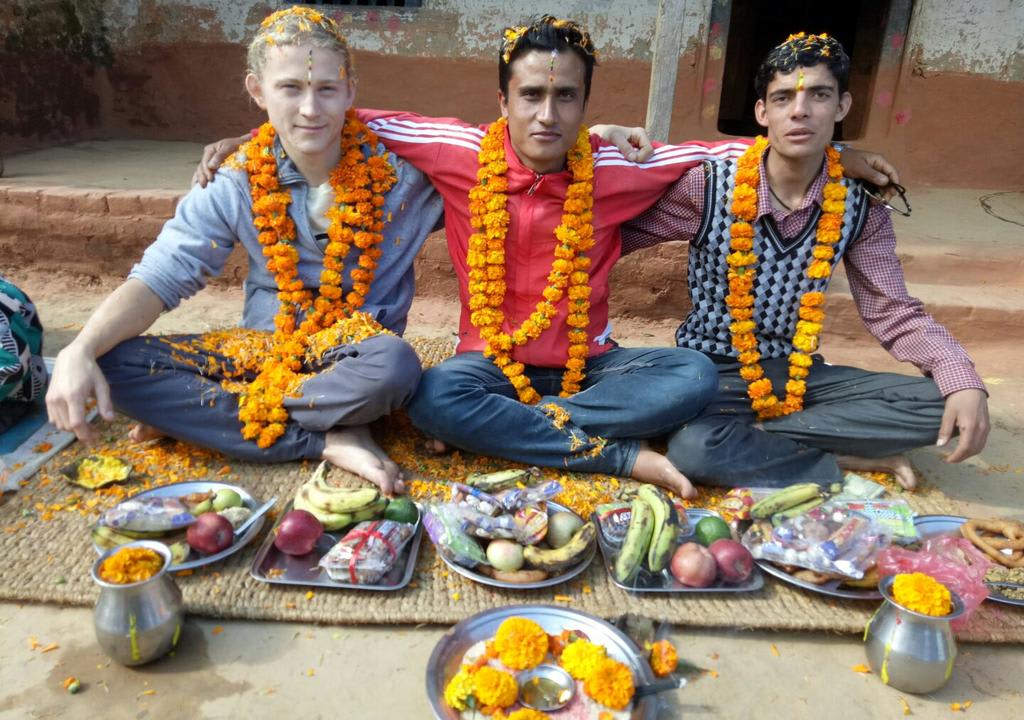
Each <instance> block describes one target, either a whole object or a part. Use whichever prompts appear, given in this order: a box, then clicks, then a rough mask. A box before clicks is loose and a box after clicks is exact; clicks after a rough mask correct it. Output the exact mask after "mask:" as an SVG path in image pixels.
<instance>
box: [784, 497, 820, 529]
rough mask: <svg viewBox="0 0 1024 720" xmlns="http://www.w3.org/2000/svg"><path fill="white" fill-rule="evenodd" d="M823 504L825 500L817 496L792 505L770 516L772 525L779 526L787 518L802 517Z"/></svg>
mask: <svg viewBox="0 0 1024 720" xmlns="http://www.w3.org/2000/svg"><path fill="white" fill-rule="evenodd" d="M824 502H825V498H823V497H820V496H819V497H816V498H811V499H810V500H808V501H807V502H804V503H800V504H799V505H794V506H793V507H791V508H788V509H786V510H783V511H782V512H777V513H775V514H774V515H772V525H776V526H778V525H781V524H782V523H783V522H784V521H785V520H788V519H789V518H794V517H796V516H797V515H803V514H804V513H805V512H807V511H808V510H813V509H814V508H816V507H818V506H819V505H821V504H822V503H824Z"/></svg>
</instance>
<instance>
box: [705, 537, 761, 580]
mask: <svg viewBox="0 0 1024 720" xmlns="http://www.w3.org/2000/svg"><path fill="white" fill-rule="evenodd" d="M708 550H709V551H710V552H711V554H712V555H714V557H715V562H716V563H717V564H718V574H719V575H720V576H721V577H722V579H723V580H725V581H726V582H729V583H741V582H746V580H747V578H748V577H750V573H752V572H753V571H754V558H753V556H752V555H751V554H750V551H749V550H747V549H746V548H745V547H743V546H742V545H740V544H739V543H738V542H736V541H735V540H724V539H723V540H715V541H714V542H713V543H711V546H710V547H709V548H708Z"/></svg>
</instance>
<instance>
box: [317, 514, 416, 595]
mask: <svg viewBox="0 0 1024 720" xmlns="http://www.w3.org/2000/svg"><path fill="white" fill-rule="evenodd" d="M413 530H414V527H413V526H412V525H410V524H409V523H400V522H395V521H393V520H369V521H367V522H361V523H359V524H358V525H356V526H355V527H354V528H352V529H351V530H349V531H348V533H346V535H345V537H343V538H342V539H341V540H339V541H338V543H337V544H336V545H335V546H334V547H332V548H331V549H330V550H328V551H327V554H326V555H324V556H323V557H322V558H320V562H319V565H320V567H322V568H323V569H324V570H326V571H327V574H328V575H330V577H331V579H332V580H337V581H338V582H345V583H352V584H353V585H373V584H374V583H376V582H377V581H379V580H380V579H381V578H382V577H384V575H386V574H387V572H388V571H389V570H390V569H391V568H392V567H394V565H395V563H396V562H398V557H399V555H401V553H402V548H403V547H405V544H406V543H407V542H409V538H411V537H412V535H413Z"/></svg>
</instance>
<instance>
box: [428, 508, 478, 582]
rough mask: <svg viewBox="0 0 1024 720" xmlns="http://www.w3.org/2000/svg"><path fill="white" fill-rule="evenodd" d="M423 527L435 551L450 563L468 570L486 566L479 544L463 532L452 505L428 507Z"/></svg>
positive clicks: (460, 520) (459, 519)
mask: <svg viewBox="0 0 1024 720" xmlns="http://www.w3.org/2000/svg"><path fill="white" fill-rule="evenodd" d="M423 527H424V528H426V531H427V536H428V537H429V538H430V541H431V542H432V543H434V547H436V548H437V551H438V552H439V553H441V554H442V555H444V556H445V557H446V558H448V559H449V560H451V561H452V562H454V563H458V564H459V565H464V566H465V567H468V568H473V567H476V566H477V565H480V564H484V565H486V564H488V563H487V556H486V555H485V554H484V550H483V548H481V547H480V543H478V542H477V541H476V540H474V539H473V538H471V537H470V536H469V535H467V534H466V533H465V532H463V530H462V519H461V518H460V517H459V516H458V513H457V512H455V506H454V505H451V504H449V503H443V504H440V505H429V506H428V507H427V511H426V512H425V513H424V514H423Z"/></svg>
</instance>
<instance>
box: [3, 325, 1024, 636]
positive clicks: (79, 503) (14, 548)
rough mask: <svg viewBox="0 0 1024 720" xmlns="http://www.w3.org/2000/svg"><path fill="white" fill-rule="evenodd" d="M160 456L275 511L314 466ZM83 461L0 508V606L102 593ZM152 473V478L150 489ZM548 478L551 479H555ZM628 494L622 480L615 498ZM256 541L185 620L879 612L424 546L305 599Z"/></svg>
mask: <svg viewBox="0 0 1024 720" xmlns="http://www.w3.org/2000/svg"><path fill="white" fill-rule="evenodd" d="M414 345H415V346H417V348H418V349H419V350H420V351H421V354H423V355H424V356H429V354H431V353H433V354H434V357H433V358H430V357H425V359H427V360H428V361H429V360H430V359H433V360H434V361H435V362H436V360H437V359H440V358H441V357H443V356H444V355H445V354H446V352H450V347H451V343H450V341H447V340H444V341H428V342H426V343H424V342H420V343H416V342H414ZM127 427H128V425H127V423H126V422H123V421H122V422H119V423H117V424H115V425H114V426H113V427H112V428H111V434H110V436H109V438H108V443H107V448H106V449H107V450H109V451H112V452H117V453H120V454H122V455H125V454H126V453H127V451H126V450H125V448H127V447H129V446H128V444H127V443H123V441H121V440H119V438H120V437H121V436H123V434H124V431H125V430H126V428H127ZM375 434H376V436H377V437H378V438H381V441H382V444H383V445H384V447H385V449H386V450H388V451H389V453H393V457H400V458H401V463H402V465H403V467H404V468H405V470H406V473H407V475H408V476H411V477H413V478H418V479H421V480H423V481H429V480H431V478H430V477H429V476H428V475H427V474H425V473H424V472H423V471H422V469H423V468H427V469H429V468H430V467H431V465H430V462H428V461H427V460H426V459H425V457H424V460H423V461H422V462H420V461H418V460H417V459H416V452H415V446H416V444H417V443H419V442H421V441H422V436H419V435H417V434H416V433H415V431H414V430H412V429H411V426H410V425H408V422H407V421H406V420H404V418H401V417H398V418H396V419H395V420H393V421H390V422H389V424H387V425H384V426H381V427H378V428H376V429H375ZM402 443H405V445H402ZM165 446H169V447H168V449H167V450H166V453H167V456H168V457H169V458H171V459H172V461H173V465H168V467H172V466H173V467H174V468H176V469H175V470H170V469H166V470H165V472H164V477H163V478H162V479H163V480H171V481H173V480H191V479H216V480H222V481H225V482H233V483H238V484H240V485H242V486H243V487H245V488H246V489H247V490H248V491H249V492H250V493H251V494H252V495H254V496H255V497H256V498H259V499H265V498H269V497H271V496H273V495H276V496H277V497H278V498H280V499H281V500H280V502H279V505H278V507H281V506H283V504H284V502H285V501H287V500H288V499H290V497H291V495H292V494H293V493H294V491H295V489H296V488H297V487H298V486H299V485H300V484H301V483H302V482H303V481H304V480H305V479H306V478H308V476H309V473H310V472H311V471H312V469H313V465H312V464H311V463H289V464H284V465H276V466H267V465H255V464H247V463H241V462H236V461H228V460H226V459H225V458H223V457H220V456H215V455H211V454H209V453H204V452H202V451H196V450H194V449H189V448H185V447H184V446H181V444H179V443H165ZM409 448H413V449H412V450H410V449H409ZM101 449H104V448H101ZM88 452H90V451H89V450H86V449H85V448H83V447H82V446H80V445H78V444H74V445H72V446H71V447H70V448H68V449H67V450H65V451H64V452H62V453H61V454H59V455H58V456H57V457H56V458H54V459H53V460H51V461H50V462H48V463H47V464H46V465H45V466H44V468H43V470H42V471H41V472H40V474H38V475H36V476H35V478H33V479H32V480H30V481H28V484H27V485H25V486H24V487H22V489H21V490H20V491H19V492H17V493H15V494H13V495H10V494H8V495H4V496H3V497H2V499H0V503H2V504H0V558H3V560H2V562H0V600H8V601H19V602H20V601H26V602H44V603H57V604H62V605H80V606H89V605H92V604H93V603H94V602H95V600H96V598H97V596H98V589H97V588H96V587H95V586H94V585H93V584H92V581H91V580H90V578H89V569H90V567H91V565H92V563H93V561H94V560H95V558H96V555H95V553H94V551H93V549H92V545H91V541H90V539H89V530H88V528H89V526H90V524H91V523H92V522H93V521H94V520H95V518H96V516H97V514H98V512H99V511H100V510H102V509H104V508H105V507H109V506H111V505H113V504H115V503H116V502H117V498H116V497H104V496H102V495H96V494H94V493H92V492H91V491H85V490H81V489H78V488H75V487H74V486H71V485H68V484H67V483H66V482H65V481H64V480H63V478H61V477H60V475H59V473H58V468H60V467H62V466H63V465H66V464H67V463H69V462H70V461H71V460H73V459H75V458H76V457H80V456H82V455H85V454H87V453H88ZM91 452H95V449H93V450H91ZM164 461H165V462H171V461H169V460H167V459H165V460H164ZM485 461H486V459H479V458H472V457H470V456H467V457H461V456H459V455H458V454H455V455H453V456H450V457H449V459H448V460H446V462H449V463H450V464H452V466H453V467H455V468H456V469H457V470H458V471H459V472H462V471H463V470H464V469H478V468H481V469H485V468H487V467H488V465H487V462H485ZM432 462H434V463H437V462H438V461H436V460H433V461H432ZM136 463H137V464H136V467H138V462H137V461H136ZM503 466H507V464H505V465H503ZM156 474H157V473H156V472H152V471H151V472H150V473H149V475H150V478H154V477H155V476H156ZM551 476H552V477H557V473H554V474H552V475H551ZM139 482H140V481H134V482H133V483H130V484H129V485H128V486H126V487H125V489H124V490H123V492H126V493H128V494H131V493H134V492H137V491H138V490H139V489H141V486H140V484H139ZM629 484H631V483H628V482H625V481H624V482H623V483H622V486H621V487H622V488H625V487H626V486H627V485H629ZM76 493H77V500H76V499H75V497H76ZM908 500H909V501H910V502H911V504H912V505H913V506H914V508H915V510H917V511H918V512H921V513H947V512H950V510H951V506H950V503H949V500H948V499H947V498H946V497H945V496H944V495H942V493H940V492H938V491H937V490H934V489H928V488H925V489H924V490H923V491H920V492H917V493H915V494H913V495H909V496H908ZM90 502H92V504H93V506H92V507H89V503H90ZM43 518H48V519H46V520H44V519H43ZM267 527H269V523H268V525H267ZM261 535H262V536H261V537H260V538H258V539H257V540H256V541H255V542H254V543H253V544H252V545H250V546H249V547H247V548H245V549H243V550H242V551H240V552H238V553H236V554H235V555H233V556H232V557H231V558H228V559H227V560H225V561H223V562H220V563H217V564H215V565H212V566H207V567H205V568H200V569H197V570H196V571H194V572H193V573H192V574H191V575H188V576H183V577H182V576H179V577H177V578H176V581H177V583H178V585H179V586H180V587H181V590H182V593H183V595H184V599H185V603H186V607H187V610H188V612H191V613H194V614H198V615H205V616H208V617H216V618H226V619H227V618H244V619H250V620H286V621H300V622H316V623H327V624H339V625H342V624H393V623H441V624H451V623H455V622H458V621H459V620H461V619H463V618H465V617H467V616H469V615H472V614H474V613H477V612H480V611H482V610H486V609H489V608H492V607H495V606H501V605H512V604H518V603H538V602H540V603H555V604H561V605H565V606H567V607H572V608H576V609H579V610H583V611H586V612H590V613H593V614H595V615H599V616H602V617H606V618H614V617H617V616H619V615H621V614H622V613H624V612H636V613H642V614H644V615H648V616H651V617H655V618H664V619H665V620H667V621H669V622H672V623H675V624H678V625H690V626H699V627H711V628H761V629H779V630H826V631H834V632H842V633H859V632H862V631H863V628H864V624H865V623H866V621H867V619H868V618H869V617H870V615H871V613H872V612H874V610H875V608H876V607H877V605H878V602H877V601H868V602H864V601H851V600H840V599H835V598H831V597H827V596H823V595H819V594H815V593H811V592H807V591H804V590H801V589H799V588H795V587H791V586H789V585H786V584H784V583H781V582H779V581H777V580H775V579H774V578H771V577H767V578H766V579H765V586H764V588H763V589H762V590H761V591H758V592H755V593H729V594H724V593H723V594H713V593H692V594H680V595H651V594H647V595H641V594H631V593H627V592H624V591H622V590H620V589H619V588H617V587H615V586H614V585H613V584H612V583H611V581H610V580H609V578H608V576H607V573H606V571H605V570H604V567H603V564H602V563H601V558H600V554H598V556H597V557H596V558H595V561H594V563H593V564H592V565H591V566H590V568H589V569H588V570H587V571H586V572H585V573H583V575H582V576H580V577H578V578H576V579H574V580H572V581H569V582H567V583H565V584H563V585H559V586H556V587H554V588H547V589H543V590H531V591H509V590H503V589H498V588H491V587H487V586H483V585H478V584H476V583H473V582H472V581H470V580H467V579H465V578H463V577H462V576H461V575H458V574H456V573H455V572H452V571H449V570H448V568H447V567H446V566H445V565H444V564H443V563H442V562H441V561H440V560H439V559H438V557H437V555H436V553H435V552H434V549H433V547H432V546H431V544H430V542H429V541H428V540H426V539H424V541H423V543H422V545H421V550H420V557H419V561H418V563H417V569H416V574H415V577H414V581H413V583H412V585H411V586H410V587H407V588H405V589H404V590H401V591H397V592H389V593H384V592H358V591H347V590H330V589H324V588H312V590H313V592H312V594H311V595H310V594H309V593H308V592H307V588H303V587H297V586H289V585H272V584H267V583H264V582H260V581H258V580H256V579H254V578H253V577H251V576H250V575H249V566H250V564H251V563H252V561H253V558H254V556H255V554H256V550H257V548H258V546H259V544H260V543H261V542H262V540H263V539H264V537H265V531H264V533H261ZM958 635H959V637H960V638H961V639H962V640H968V641H979V642H1024V609H1021V608H1015V607H1008V606H1004V605H997V604H994V603H991V602H986V603H984V604H983V605H982V606H981V607H980V608H979V609H978V611H977V612H976V613H975V614H974V616H973V617H972V618H971V621H970V623H969V624H968V626H967V627H966V628H965V629H964V630H963V631H961V632H960V633H958Z"/></svg>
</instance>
